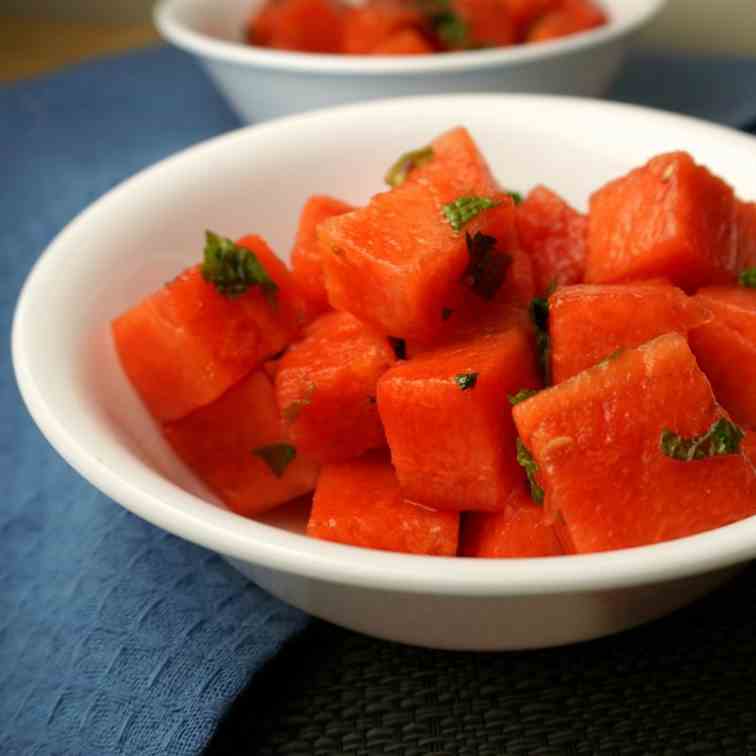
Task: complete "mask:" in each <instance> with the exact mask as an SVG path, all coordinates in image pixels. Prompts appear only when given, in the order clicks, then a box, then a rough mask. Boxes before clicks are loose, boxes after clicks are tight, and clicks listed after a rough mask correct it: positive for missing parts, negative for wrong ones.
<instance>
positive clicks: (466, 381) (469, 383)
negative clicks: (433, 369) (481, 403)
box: [454, 373, 478, 391]
mask: <svg viewBox="0 0 756 756" xmlns="http://www.w3.org/2000/svg"><path fill="white" fill-rule="evenodd" d="M477 382H478V373H459V374H458V375H455V376H454V383H456V384H457V386H459V387H460V388H461V389H462V391H469V390H470V389H474V388H475V384H476V383H477Z"/></svg>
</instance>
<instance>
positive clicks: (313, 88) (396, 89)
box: [155, 0, 665, 122]
mask: <svg viewBox="0 0 756 756" xmlns="http://www.w3.org/2000/svg"><path fill="white" fill-rule="evenodd" d="M664 2H665V0H603V5H604V6H605V7H606V10H607V13H608V14H609V23H608V24H607V25H606V26H604V27H602V28H599V29H595V30H593V31H590V32H586V33H583V34H576V35H573V36H571V37H566V38H564V39H560V40H556V41H554V42H545V43H539V44H531V45H519V46H516V47H506V48H499V49H492V50H480V51H473V52H463V53H453V54H450V53H447V54H436V55H405V56H397V57H387V56H380V57H376V56H355V55H318V54H313V53H296V52H285V51H280V50H268V49H265V48H259V47H251V46H249V45H246V44H244V41H243V30H244V26H245V23H246V21H247V19H248V18H249V17H250V14H251V12H252V9H253V8H254V7H256V6H259V5H260V4H261V0H161V2H160V3H158V5H157V6H156V8H155V23H156V25H157V27H158V29H159V30H160V32H161V34H162V35H163V37H165V39H167V40H168V41H169V42H172V43H173V44H174V45H176V46H177V47H179V48H181V49H183V50H186V51H187V52H190V53H191V54H192V55H195V56H196V57H197V58H198V59H199V61H200V62H201V63H202V64H203V65H204V66H205V68H206V69H207V71H208V73H209V74H210V77H211V79H212V80H213V81H214V82H215V83H216V84H217V86H218V88H219V89H220V91H221V92H222V93H223V94H224V95H225V97H226V98H227V100H228V101H229V103H230V104H231V106H232V107H233V108H234V109H235V110H236V112H237V113H238V114H239V115H240V116H241V118H242V119H243V120H245V121H247V122H253V121H260V120H265V119H267V118H274V117H276V116H281V115H286V114H289V113H297V112H301V111H303V110H311V109H313V108H322V107H326V106H329V105H338V104H341V103H347V102H356V101H359V100H371V99H376V98H383V97H397V96H402V95H415V94H439V93H444V92H534V93H545V94H565V95H582V96H596V95H601V94H604V92H606V90H607V89H608V87H609V85H610V84H611V82H612V80H613V78H614V77H615V75H616V74H617V72H618V71H619V69H620V66H621V64H622V62H623V60H624V57H625V54H626V52H627V49H628V46H629V44H630V43H631V41H632V39H633V37H634V35H635V33H636V32H637V31H638V30H640V29H641V28H642V27H643V26H645V25H646V24H647V23H648V22H650V21H651V20H652V19H653V17H654V16H655V15H656V14H657V13H658V11H659V10H660V9H661V8H662V6H663V5H664Z"/></svg>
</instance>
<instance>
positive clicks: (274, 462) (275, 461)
mask: <svg viewBox="0 0 756 756" xmlns="http://www.w3.org/2000/svg"><path fill="white" fill-rule="evenodd" d="M252 454H254V455H255V456H256V457H260V459H261V460H262V461H263V462H265V464H266V465H267V466H268V467H269V468H270V469H271V471H272V473H273V475H275V476H276V477H277V478H283V475H284V473H285V472H286V468H287V467H288V466H289V465H290V464H291V463H292V462H293V461H294V459H295V458H296V456H297V450H296V449H295V448H294V447H293V446H292V445H291V444H269V445H268V446H260V447H258V448H257V449H253V450H252Z"/></svg>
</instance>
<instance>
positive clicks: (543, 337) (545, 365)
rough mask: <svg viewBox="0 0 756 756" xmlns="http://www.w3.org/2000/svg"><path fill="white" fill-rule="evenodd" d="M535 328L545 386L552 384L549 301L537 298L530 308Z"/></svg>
mask: <svg viewBox="0 0 756 756" xmlns="http://www.w3.org/2000/svg"><path fill="white" fill-rule="evenodd" d="M528 309H529V312H530V319H531V320H532V321H533V325H534V326H535V338H536V352H537V355H538V365H539V367H540V368H541V374H542V376H543V382H544V385H546V386H549V385H550V384H551V339H550V338H549V300H548V299H546V298H545V297H536V298H535V299H532V300H531V302H530V307H529V308H528Z"/></svg>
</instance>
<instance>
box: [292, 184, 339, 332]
mask: <svg viewBox="0 0 756 756" xmlns="http://www.w3.org/2000/svg"><path fill="white" fill-rule="evenodd" d="M353 209H354V208H353V207H352V206H351V205H348V204H347V203H346V202H342V201H341V200H339V199H336V198H335V197H328V196H325V195H315V196H313V197H310V198H309V199H308V200H307V202H305V205H304V207H303V208H302V213H301V215H300V216H299V228H298V230H297V238H296V240H295V242H294V248H293V249H292V251H291V277H292V278H293V279H294V283H295V285H296V287H297V289H298V290H299V293H300V295H301V296H302V298H303V299H304V300H305V302H306V303H307V314H308V318H307V319H308V320H311V319H312V318H313V317H315V316H316V315H320V314H321V313H323V312H325V311H326V310H328V309H329V305H328V293H327V292H326V288H325V282H324V281H323V265H322V263H321V261H320V255H321V250H320V244H319V243H318V236H317V231H316V229H317V227H318V226H319V225H320V224H321V223H322V222H323V221H324V220H326V219H327V218H333V217H334V216H336V215H343V214H344V213H348V212H350V211H351V210H353Z"/></svg>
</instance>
